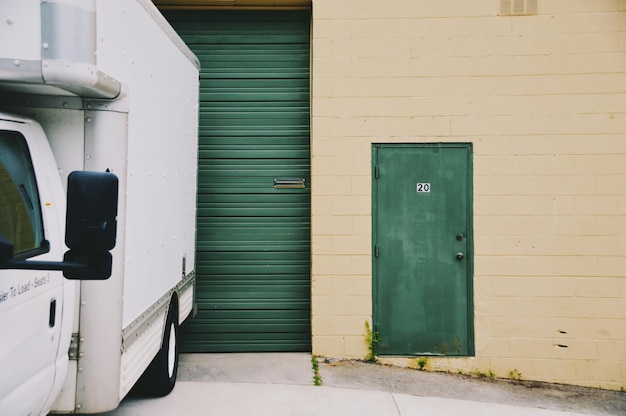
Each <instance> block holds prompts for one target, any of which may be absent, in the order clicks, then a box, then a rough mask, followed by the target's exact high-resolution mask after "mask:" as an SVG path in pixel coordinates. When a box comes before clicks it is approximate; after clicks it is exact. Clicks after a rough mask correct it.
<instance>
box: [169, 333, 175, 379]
mask: <svg viewBox="0 0 626 416" xmlns="http://www.w3.org/2000/svg"><path fill="white" fill-rule="evenodd" d="M168 346H169V348H168V351H167V374H168V376H169V377H170V378H172V377H173V376H174V367H175V364H176V329H175V328H174V324H173V323H172V325H171V326H170V339H169V343H168Z"/></svg>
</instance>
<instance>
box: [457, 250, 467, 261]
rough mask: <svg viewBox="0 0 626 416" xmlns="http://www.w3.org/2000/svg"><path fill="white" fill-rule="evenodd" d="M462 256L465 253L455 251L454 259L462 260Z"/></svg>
mask: <svg viewBox="0 0 626 416" xmlns="http://www.w3.org/2000/svg"><path fill="white" fill-rule="evenodd" d="M464 256H465V255H464V254H463V253H462V252H460V251H459V252H457V253H456V259H457V260H463V257H464Z"/></svg>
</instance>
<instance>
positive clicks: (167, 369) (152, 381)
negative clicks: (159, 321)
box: [136, 299, 178, 397]
mask: <svg viewBox="0 0 626 416" xmlns="http://www.w3.org/2000/svg"><path fill="white" fill-rule="evenodd" d="M177 374H178V310H177V308H176V302H175V299H172V302H171V303H170V306H169V308H168V312H167V318H166V321H165V331H164V332H163V340H162V342H161V349H160V350H159V352H158V353H157V355H156V356H155V357H154V359H153V360H152V362H151V363H150V365H149V366H148V368H147V369H146V371H145V373H144V374H143V375H142V376H141V379H140V380H139V382H138V383H137V386H136V391H137V392H138V393H139V394H141V395H146V396H150V397H163V396H167V395H168V394H169V393H170V392H171V391H172V390H173V389H174V386H175V385H176V375H177Z"/></svg>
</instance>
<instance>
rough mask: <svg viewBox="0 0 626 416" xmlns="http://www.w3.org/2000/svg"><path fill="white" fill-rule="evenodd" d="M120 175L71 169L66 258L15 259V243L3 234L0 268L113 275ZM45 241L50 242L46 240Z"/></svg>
mask: <svg viewBox="0 0 626 416" xmlns="http://www.w3.org/2000/svg"><path fill="white" fill-rule="evenodd" d="M118 182H119V181H118V179H117V176H115V175H114V174H113V173H108V172H107V173H103V172H81V171H76V172H72V173H70V175H69V177H68V181H67V216H66V226H65V244H66V245H67V247H68V248H69V251H67V252H66V253H65V255H64V256H63V261H62V262H60V261H36V260H15V258H14V254H13V253H14V247H13V244H12V243H11V242H10V241H8V240H7V239H5V238H4V237H2V236H1V235H0V269H22V270H63V276H65V277H66V278H68V279H79V280H106V279H108V278H109V277H111V271H112V264H113V258H112V257H111V253H109V250H111V249H113V247H115V238H116V235H117V199H118ZM42 244H46V245H47V244H48V242H47V241H44V243H42Z"/></svg>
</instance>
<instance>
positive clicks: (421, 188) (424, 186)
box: [417, 183, 430, 192]
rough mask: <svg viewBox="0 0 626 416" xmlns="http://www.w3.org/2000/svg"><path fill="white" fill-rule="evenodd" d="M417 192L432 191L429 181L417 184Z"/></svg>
mask: <svg viewBox="0 0 626 416" xmlns="http://www.w3.org/2000/svg"><path fill="white" fill-rule="evenodd" d="M417 192H430V184H429V183H418V184H417Z"/></svg>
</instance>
